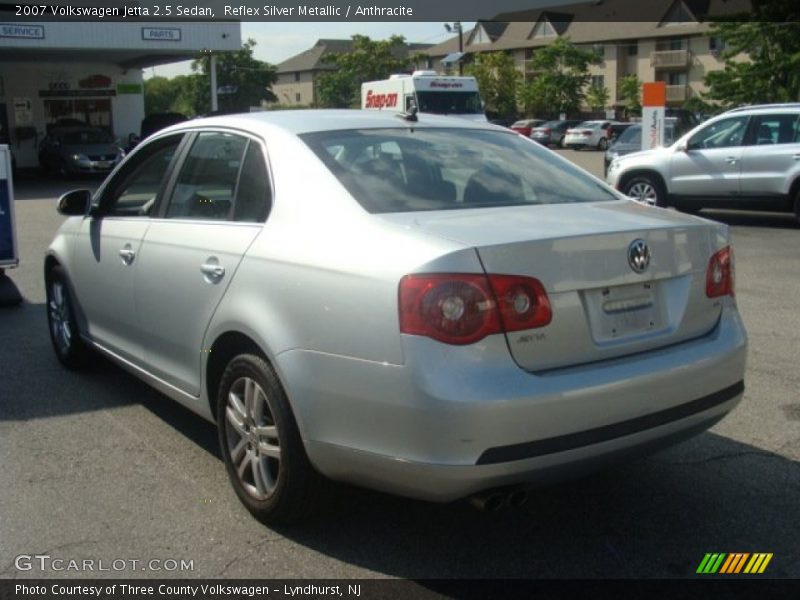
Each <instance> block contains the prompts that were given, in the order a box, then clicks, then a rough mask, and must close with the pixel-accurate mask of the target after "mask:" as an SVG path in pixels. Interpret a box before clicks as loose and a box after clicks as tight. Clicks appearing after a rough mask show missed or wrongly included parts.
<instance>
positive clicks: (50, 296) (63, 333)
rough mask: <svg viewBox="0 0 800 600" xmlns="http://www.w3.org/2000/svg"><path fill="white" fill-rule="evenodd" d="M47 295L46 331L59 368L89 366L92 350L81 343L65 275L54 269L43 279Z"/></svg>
mask: <svg viewBox="0 0 800 600" xmlns="http://www.w3.org/2000/svg"><path fill="white" fill-rule="evenodd" d="M45 287H46V288H47V289H46V293H47V325H48V327H47V329H48V331H49V332H50V341H51V342H52V343H53V350H54V351H55V353H56V357H58V360H59V361H60V362H61V364H62V365H64V366H65V367H67V368H69V369H80V368H81V367H85V366H86V365H87V364H88V362H89V357H90V356H91V350H90V348H89V347H88V346H87V345H86V343H85V342H84V341H83V340H82V339H81V336H80V330H79V328H78V321H77V320H76V319H75V305H74V300H73V298H72V294H71V293H70V287H69V282H68V280H67V276H66V273H65V271H64V269H63V268H62V267H61V266H55V267H53V268H52V269H50V271H49V272H48V273H47V276H46V278H45Z"/></svg>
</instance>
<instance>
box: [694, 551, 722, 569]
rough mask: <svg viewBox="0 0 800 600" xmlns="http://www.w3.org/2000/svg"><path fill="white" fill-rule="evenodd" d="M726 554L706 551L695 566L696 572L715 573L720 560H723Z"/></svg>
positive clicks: (720, 562)
mask: <svg viewBox="0 0 800 600" xmlns="http://www.w3.org/2000/svg"><path fill="white" fill-rule="evenodd" d="M726 556H727V555H726V554H725V553H724V552H723V553H718V552H714V553H708V554H706V555H705V556H704V557H703V560H702V562H701V563H700V566H699V567H697V573H716V572H717V571H718V570H719V567H720V565H721V564H722V561H723V560H725V557H726Z"/></svg>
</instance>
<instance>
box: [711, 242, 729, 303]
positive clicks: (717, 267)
mask: <svg viewBox="0 0 800 600" xmlns="http://www.w3.org/2000/svg"><path fill="white" fill-rule="evenodd" d="M734 283H735V282H734V268H733V248H731V247H730V246H726V247H725V248H723V249H722V250H720V251H719V252H717V253H715V254H714V256H712V257H711V258H710V259H709V261H708V270H707V271H706V296H708V297H709V298H718V297H719V296H733V295H734Z"/></svg>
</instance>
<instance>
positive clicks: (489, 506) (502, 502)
mask: <svg viewBox="0 0 800 600" xmlns="http://www.w3.org/2000/svg"><path fill="white" fill-rule="evenodd" d="M527 501H528V490H526V489H524V488H522V487H512V488H501V489H496V490H488V491H485V492H479V493H477V494H475V495H474V496H470V498H469V503H470V504H472V506H474V507H475V508H477V509H478V510H479V511H481V512H487V513H493V512H497V511H499V510H502V509H504V508H519V507H520V506H522V505H523V504H525V502H527Z"/></svg>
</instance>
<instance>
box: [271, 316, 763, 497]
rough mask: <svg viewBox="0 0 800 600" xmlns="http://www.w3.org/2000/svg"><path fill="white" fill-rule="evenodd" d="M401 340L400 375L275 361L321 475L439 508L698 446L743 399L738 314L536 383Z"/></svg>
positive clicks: (459, 354)
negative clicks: (687, 443) (663, 450)
mask: <svg viewBox="0 0 800 600" xmlns="http://www.w3.org/2000/svg"><path fill="white" fill-rule="evenodd" d="M495 337H497V336H495ZM404 342H405V352H406V357H407V360H406V364H405V365H385V364H380V363H371V362H368V361H355V362H357V363H358V364H357V365H353V364H351V365H349V367H350V371H351V372H350V374H349V375H347V376H342V373H343V371H342V370H341V369H342V368H345V367H346V363H345V362H342V361H349V362H351V363H352V362H354V361H353V360H352V359H344V358H342V357H331V356H330V355H326V356H325V357H323V356H322V355H319V354H313V353H307V352H300V351H292V352H287V353H285V354H283V355H281V356H280V357H279V358H280V362H279V371H280V372H281V373H282V376H283V377H284V381H290V382H298V381H300V382H301V383H299V384H297V383H295V384H293V385H291V386H289V396H290V398H292V402H293V407H294V410H295V413H296V415H297V416H298V422H299V423H300V425H301V431H302V435H303V438H304V440H305V444H306V449H307V451H308V454H309V458H310V459H311V461H312V463H313V464H314V465H315V466H316V467H317V468H318V469H319V470H320V471H321V472H322V473H324V474H326V475H328V476H330V477H332V478H334V479H339V480H345V481H350V482H353V483H356V484H360V485H365V486H367V487H371V488H376V489H381V490H384V491H388V492H392V493H396V494H401V495H406V496H411V497H417V498H422V499H427V500H434V501H450V500H454V499H457V498H460V497H464V496H467V495H470V494H472V493H475V492H478V491H481V490H484V489H489V488H493V487H498V486H505V485H512V484H525V483H544V482H549V481H553V480H556V479H561V478H564V477H570V476H574V475H576V474H580V473H582V472H585V471H587V470H591V469H593V468H597V466H599V465H601V464H604V463H607V462H608V461H611V460H616V459H618V458H619V457H621V456H623V455H630V454H633V455H641V454H644V453H645V452H649V451H652V450H654V449H657V448H659V447H662V446H664V445H668V444H670V443H674V442H675V441H678V440H680V439H683V438H685V437H689V436H691V435H695V434H697V433H699V432H701V431H703V430H704V429H706V428H708V427H710V426H711V425H712V424H713V423H715V422H716V421H718V420H719V419H721V418H722V417H724V416H725V415H726V414H727V413H728V412H729V411H730V410H731V409H733V407H734V406H735V405H736V404H737V403H738V402H739V401H740V400H741V398H742V395H743V389H744V386H743V383H742V381H743V378H744V368H745V355H746V346H747V342H746V336H745V333H744V329H743V327H742V324H741V320H740V318H739V316H738V314H737V313H736V311H735V309H726V310H725V311H724V312H723V316H722V318H721V320H720V322H719V324H718V325H717V327H716V328H715V329H714V331H712V332H711V333H710V334H708V335H706V336H704V337H702V338H699V339H696V340H693V341H690V342H685V343H681V344H677V345H674V346H671V347H667V348H662V349H659V350H654V351H650V352H646V353H641V354H638V355H635V356H629V357H625V358H620V359H615V360H607V361H603V362H598V363H593V364H589V365H581V366H577V367H572V368H568V369H558V370H555V371H551V372H547V373H539V374H534V373H528V372H526V371H523V370H522V369H520V368H519V367H517V366H516V364H514V363H513V362H512V361H511V360H510V359H506V360H502V359H500V358H499V356H500V355H501V354H498V352H497V351H498V350H499V349H500V348H498V347H493V346H494V345H495V344H497V343H498V340H496V339H489V338H487V339H486V340H483V341H482V342H481V343H479V344H475V345H473V346H472V347H462V348H449V347H448V348H443V347H442V346H441V344H436V343H435V342H432V341H431V340H427V339H424V338H417V337H415V336H408V337H407V338H404ZM499 343H501V344H503V345H504V344H505V340H504V339H502V337H501V339H500V341H499ZM480 346H483V348H480ZM505 354H506V356H508V352H507V350H506V352H505ZM308 369H311V370H310V371H309V370H308ZM300 372H305V374H306V375H305V377H303V376H302V375H300Z"/></svg>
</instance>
